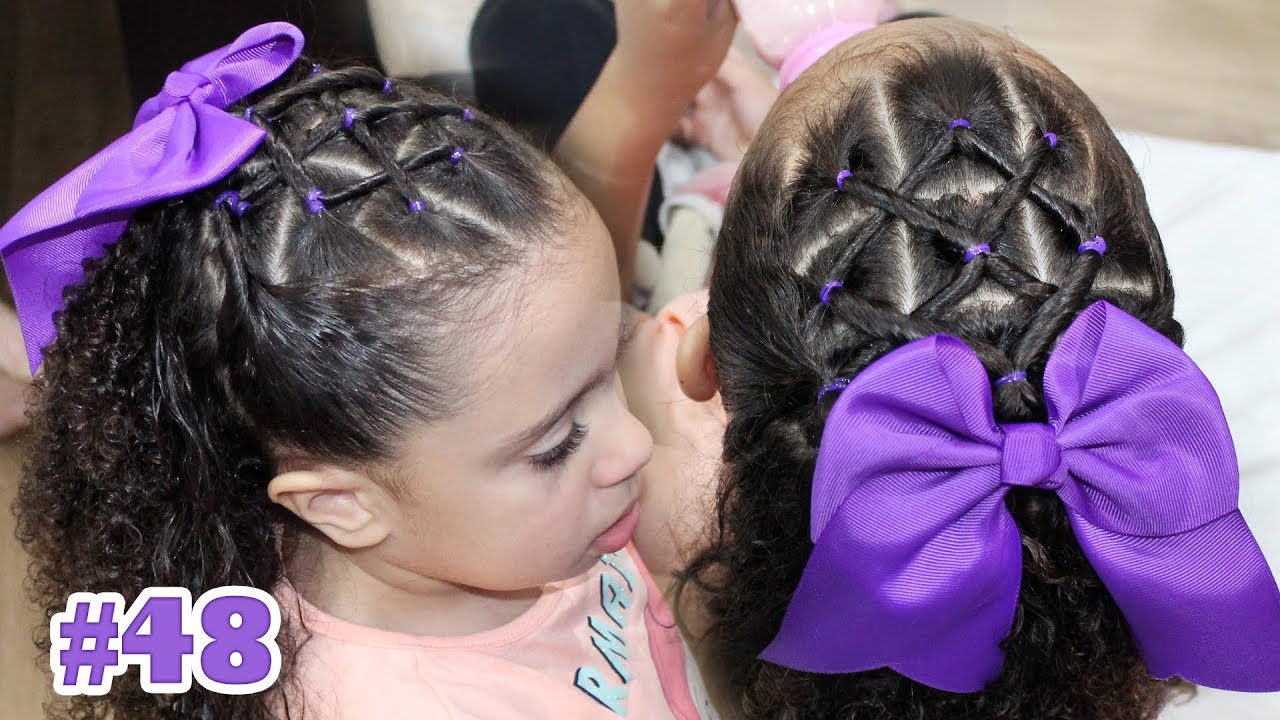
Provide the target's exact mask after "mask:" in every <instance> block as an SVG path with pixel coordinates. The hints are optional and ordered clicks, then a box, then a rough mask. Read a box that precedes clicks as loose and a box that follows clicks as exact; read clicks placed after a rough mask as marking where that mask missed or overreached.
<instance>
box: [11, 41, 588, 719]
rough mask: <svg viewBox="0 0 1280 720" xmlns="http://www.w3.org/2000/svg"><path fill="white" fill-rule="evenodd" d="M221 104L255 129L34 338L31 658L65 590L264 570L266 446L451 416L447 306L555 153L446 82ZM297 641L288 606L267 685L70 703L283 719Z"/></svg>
mask: <svg viewBox="0 0 1280 720" xmlns="http://www.w3.org/2000/svg"><path fill="white" fill-rule="evenodd" d="M228 111H229V112H231V113H234V114H236V115H238V116H239V115H243V116H244V117H246V118H251V119H252V121H253V122H255V123H256V124H258V125H259V126H260V127H262V128H263V129H264V130H265V131H266V133H267V136H266V139H265V141H264V142H263V144H262V145H261V146H260V147H259V148H258V149H257V150H256V151H255V153H254V154H253V155H252V156H251V157H249V158H248V159H247V160H246V161H245V162H244V163H242V165H241V166H240V167H238V168H237V169H236V170H234V171H233V172H232V173H231V174H230V175H229V176H228V177H226V178H225V179H223V180H222V181H220V182H219V183H217V184H216V185H214V186H212V187H208V188H205V189H202V190H198V191H195V192H192V193H189V194H187V195H184V196H182V197H180V198H177V199H174V200H169V201H162V202H158V203H155V204H153V205H150V206H147V207H145V208H142V209H140V210H139V211H137V212H136V213H135V214H134V216H133V217H132V219H131V220H130V221H129V223H128V225H127V227H126V229H125V230H124V233H123V235H122V237H121V238H120V239H119V241H118V242H116V243H115V244H113V245H112V246H110V248H109V249H108V250H107V252H106V254H105V255H104V256H103V257H101V258H98V259H93V260H90V261H87V262H86V263H85V269H86V275H85V278H84V281H83V283H82V284H80V285H78V286H77V287H74V288H72V289H70V290H69V291H68V293H67V302H66V306H65V309H64V310H63V311H61V312H60V313H59V314H58V315H57V317H56V325H57V337H56V339H55V340H54V341H53V342H52V344H51V345H49V346H48V347H47V348H46V349H45V352H44V360H43V366H42V367H43V372H42V373H41V375H40V376H39V377H38V378H37V381H36V385H37V392H38V404H37V408H36V410H35V414H34V418H33V420H34V424H33V432H32V437H31V447H32V450H31V455H30V458H29V462H28V464H27V467H26V468H25V470H24V475H23V478H22V481H21V486H20V488H19V491H18V499H17V503H16V507H15V509H16V513H17V516H18V530H19V537H20V539H21V541H22V543H23V544H24V545H25V547H26V549H27V551H28V552H29V553H30V555H31V558H32V560H33V563H32V572H31V577H30V587H31V591H32V594H33V595H34V598H35V600H36V602H37V603H38V605H39V606H40V607H41V608H43V609H44V612H45V617H46V623H45V624H44V625H43V626H42V635H41V636H40V637H39V638H38V640H39V644H40V646H41V648H42V649H43V650H45V651H46V652H47V651H48V649H49V639H48V636H47V629H48V623H47V620H48V618H49V617H51V616H52V614H53V613H55V612H57V611H59V610H60V609H61V608H62V607H64V606H65V603H66V600H67V596H68V594H70V593H71V592H73V591H90V592H98V591H112V592H119V593H121V594H122V595H123V596H124V597H125V599H126V601H132V599H133V598H136V597H137V596H138V594H139V593H140V592H141V591H142V590H143V589H144V588H147V587H150V586H178V587H184V588H188V589H189V590H190V592H191V593H192V596H193V597H196V596H198V595H200V594H201V593H203V592H204V591H206V590H208V589H210V588H214V587H218V586H225V585H248V586H253V587H257V588H261V589H264V590H267V591H268V592H269V591H271V590H272V589H273V588H274V587H276V586H277V584H278V583H279V582H280V581H281V580H282V578H283V568H284V567H285V560H286V558H285V557H284V553H282V552H281V547H284V548H285V550H286V551H287V547H288V537H289V535H290V533H293V532H295V531H297V530H299V529H300V527H301V521H299V520H297V519H296V518H295V517H294V516H292V515H291V514H290V513H288V512H287V511H284V510H282V509H281V508H280V507H279V506H277V505H275V504H273V503H272V502H270V501H269V499H268V497H267V492H266V487H267V483H268V482H269V481H270V480H271V478H272V477H273V476H274V475H275V473H276V470H277V467H278V465H279V464H280V462H281V459H282V457H290V456H292V455H293V454H303V455H304V456H307V457H312V458H318V459H322V460H324V461H326V462H330V463H334V464H339V465H342V464H357V463H363V462H369V461H376V460H379V459H383V458H384V457H386V456H387V455H388V454H389V453H390V452H391V451H392V448H393V447H394V444H395V443H396V442H397V440H398V439H399V437H398V433H400V432H401V430H402V428H405V427H406V426H408V424H409V423H410V422H411V421H420V422H432V421H435V420H438V419H440V418H443V417H447V416H448V415H449V414H450V413H451V412H453V411H454V410H455V409H456V408H457V407H458V406H459V404H460V403H461V402H462V400H463V398H462V397H460V396H459V391H458V390H457V389H456V388H457V387H458V383H457V379H458V377H457V376H458V373H459V372H460V370H459V369H458V368H456V367H454V366H452V365H451V364H450V362H449V357H450V352H451V349H452V348H454V347H456V344H457V336H458V334H459V333H460V332H461V331H463V330H464V329H465V328H463V327H462V324H463V323H466V322H468V321H471V320H474V317H475V312H474V310H475V308H476V305H477V303H478V299H479V297H480V296H481V295H482V293H483V290H484V289H485V288H487V287H490V286H491V284H492V283H495V282H498V281H499V279H501V278H503V277H505V276H506V275H509V274H510V273H511V272H513V270H512V268H514V267H517V266H518V265H519V263H520V262H521V260H522V258H523V257H524V256H525V255H526V254H527V253H528V252H530V248H532V247H534V245H535V243H543V244H547V243H551V242H553V240H552V238H553V236H554V234H555V232H554V231H555V224H556V223H557V222H558V218H560V217H561V215H560V213H561V212H562V211H561V210H560V209H559V208H560V205H561V201H560V199H561V197H562V195H563V192H564V187H563V185H561V184H560V181H559V180H558V176H557V175H555V173H554V172H553V171H552V170H551V165H550V164H549V161H548V160H547V159H546V158H545V157H544V156H542V155H540V154H539V153H538V152H537V151H536V150H534V148H533V147H532V146H531V145H529V144H528V143H527V142H525V141H524V140H522V139H520V138H519V137H518V136H517V135H515V134H514V133H513V132H512V131H511V130H510V129H509V128H507V127H506V126H504V125H502V124H500V123H498V122H496V121H494V120H492V119H489V118H487V117H484V116H482V115H480V114H479V113H472V112H471V111H470V110H468V109H465V108H463V107H461V106H458V105H456V104H454V103H452V102H450V101H448V100H446V99H445V98H443V97H441V96H437V95H434V94H431V93H428V92H426V91H424V90H422V89H420V88H417V87H414V86H412V85H410V84H406V83H403V82H396V83H394V84H393V83H392V82H391V81H390V80H386V79H385V78H384V77H383V76H382V75H381V74H380V73H377V72H375V71H374V70H372V69H369V68H364V67H350V68H344V69H337V70H322V69H319V68H316V67H313V66H312V65H311V63H310V62H306V61H299V62H298V63H297V64H296V65H295V66H294V67H293V68H291V69H290V71H289V72H288V73H287V74H286V76H285V77H283V78H282V79H280V80H278V81H276V82H275V83H273V84H272V85H271V86H269V87H267V88H264V89H263V90H261V91H259V92H258V93H256V94H255V95H254V96H252V97H250V98H247V99H246V100H245V101H243V102H241V103H240V104H238V105H236V106H235V107H232V108H228ZM282 540H283V541H284V544H283V545H281V542H282ZM284 615H285V619H286V620H287V619H288V617H289V613H288V612H286V613H284ZM295 624H296V623H295ZM303 641H305V628H298V627H293V626H292V625H290V624H285V625H284V626H282V629H281V632H280V635H279V639H278V642H279V644H280V646H281V651H282V653H281V654H282V657H283V660H284V664H283V670H282V673H281V676H280V677H281V683H282V685H281V686H277V688H276V689H273V690H270V691H267V692H264V693H260V694H257V695H247V696H234V695H220V694H217V693H214V692H210V691H208V690H205V689H204V688H202V687H200V686H198V685H196V686H193V687H192V689H191V690H190V691H189V692H186V693H183V694H181V695H151V694H148V693H146V692H144V691H143V690H142V688H141V686H140V681H139V678H138V676H137V674H136V672H131V673H129V674H127V675H125V676H123V677H120V678H117V679H116V681H115V684H114V686H113V688H112V691H111V692H110V693H109V694H108V695H106V696H103V697H88V696H81V697H77V698H73V699H71V700H70V701H69V702H68V704H67V707H66V709H65V714H66V716H67V717H74V718H91V717H115V718H201V719H203V720H208V719H209V718H237V719H238V720H239V719H242V718H243V719H252V718H267V717H277V716H280V715H281V714H284V715H289V716H293V717H297V716H299V713H298V711H299V709H300V708H299V707H298V703H297V702H296V701H295V702H292V703H291V702H290V698H289V696H288V695H287V694H286V693H285V692H282V691H280V690H279V688H280V687H287V685H283V684H284V683H287V682H288V681H289V678H290V669H291V668H292V667H293V660H294V658H295V657H296V652H297V649H298V646H299V644H300V643H301V642H303ZM290 705H292V706H293V707H290ZM301 710H302V711H304V712H305V708H301Z"/></svg>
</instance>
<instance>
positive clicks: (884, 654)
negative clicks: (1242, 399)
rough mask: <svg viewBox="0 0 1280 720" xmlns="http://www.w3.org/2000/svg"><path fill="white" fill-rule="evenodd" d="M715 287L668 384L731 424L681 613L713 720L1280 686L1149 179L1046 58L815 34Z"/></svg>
mask: <svg viewBox="0 0 1280 720" xmlns="http://www.w3.org/2000/svg"><path fill="white" fill-rule="evenodd" d="M1206 242H1207V243H1208V240H1206ZM1205 251H1206V252H1212V246H1211V243H1210V244H1207V245H1206V248H1205ZM712 268H713V269H712V275H711V281H710V301H709V309H708V314H707V316H706V317H705V319H699V320H690V321H689V322H688V324H687V326H685V327H683V328H682V334H681V335H680V337H679V340H678V344H677V345H676V347H675V348H674V349H672V350H671V351H670V352H669V353H668V355H667V362H668V363H670V364H671V365H672V366H674V367H675V368H676V371H677V372H676V373H675V375H676V378H677V379H678V380H679V382H680V386H681V387H682V388H683V390H684V392H685V393H686V394H687V395H688V396H689V397H690V398H691V400H690V401H691V402H693V401H698V402H704V403H712V404H714V403H715V402H716V398H715V397H713V395H714V394H715V393H716V392H717V391H718V392H719V393H720V394H721V395H720V397H722V398H723V404H724V408H725V411H726V414H727V419H728V420H727V427H726V429H725V432H724V436H723V466H722V469H721V471H720V477H719V479H720V491H719V504H718V510H719V516H718V522H717V523H715V524H714V526H713V538H712V540H711V542H710V544H709V546H707V547H704V548H702V549H701V552H700V553H698V554H697V557H696V558H695V559H694V560H693V561H692V563H691V564H690V566H689V568H688V575H687V578H688V584H686V585H685V586H684V590H685V591H686V592H685V593H684V594H683V596H682V598H681V599H682V601H683V604H684V606H685V607H686V608H689V609H692V610H694V611H696V612H691V613H689V615H690V616H692V617H693V618H694V619H697V620H705V622H707V623H709V627H710V629H709V632H708V633H707V636H706V638H705V642H704V644H703V645H702V647H701V648H700V650H701V652H702V653H703V655H704V657H705V658H706V660H707V664H706V665H704V668H705V669H706V670H707V671H708V672H709V673H722V674H723V675H724V684H725V689H724V692H723V700H724V703H723V706H722V710H723V711H724V714H726V715H729V716H743V717H749V718H883V719H889V718H903V719H905V718H962V717H963V718H984V719H986V718H1007V719H1009V720H1014V719H1018V720H1030V719H1036V720H1041V719H1044V718H1063V719H1066V718H1071V719H1079V718H1090V719H1091V720H1119V719H1138V718H1152V717H1155V716H1156V714H1157V713H1158V712H1159V711H1160V709H1161V707H1162V706H1163V705H1165V704H1166V702H1167V701H1168V700H1169V699H1170V697H1171V696H1172V695H1173V694H1174V693H1175V692H1176V691H1177V690H1178V688H1179V686H1180V683H1179V682H1178V681H1176V680H1166V679H1167V678H1176V677H1182V678H1185V679H1186V680H1188V681H1191V682H1194V683H1200V684H1206V685H1212V686H1217V687H1225V688H1229V689H1236V690H1252V691H1258V690H1277V689H1280V591H1278V590H1277V587H1276V584H1275V580H1274V578H1273V575H1272V573H1271V572H1270V570H1269V568H1268V567H1267V565H1266V562H1265V560H1264V559H1263V558H1262V556H1261V554H1260V552H1259V550H1258V547H1257V544H1256V542H1255V541H1254V539H1253V537H1252V535H1251V534H1250V533H1249V530H1248V528H1247V527H1246V526H1245V525H1244V522H1243V520H1242V519H1241V517H1240V514H1239V511H1238V509H1237V507H1236V495H1237V490H1238V473H1237V469H1236V464H1235V455H1234V449H1233V448H1232V445H1231V440H1230V435H1229V433H1228V431H1227V428H1226V424H1225V420H1224V419H1223V417H1222V413H1221V408H1220V405H1219V404H1218V402H1217V399H1216V396H1215V395H1214V393H1213V391H1212V388H1211V387H1209V386H1208V382H1207V380H1205V379H1204V377H1203V375H1202V374H1200V373H1199V371H1198V370H1197V369H1196V368H1195V366H1194V364H1193V363H1192V362H1191V361H1190V359H1189V358H1187V357H1186V356H1185V355H1184V354H1182V352H1181V350H1180V349H1179V348H1178V345H1177V344H1178V343H1180V342H1181V340H1182V330H1181V328H1180V326H1179V325H1178V323H1177V322H1176V321H1175V320H1174V319H1173V291H1172V288H1171V287H1170V278H1169V272H1168V269H1167V267H1166V264H1165V260H1164V256H1163V254H1162V250H1161V245H1160V237H1159V234H1158V233H1157V231H1156V229H1155V227H1154V226H1153V225H1152V222H1151V219H1150V216H1149V214H1148V211H1147V208H1146V203H1145V200H1144V197H1143V192H1142V187H1141V185H1140V183H1139V181H1138V178H1137V174H1136V172H1135V171H1134V168H1133V166H1132V164H1131V162H1130V161H1129V159H1128V158H1127V156H1126V155H1125V153H1124V151H1123V150H1122V149H1121V147H1120V146H1119V144H1118V143H1117V141H1116V139H1115V137H1114V136H1113V134H1112V133H1111V131H1110V130H1109V129H1108V128H1107V125H1106V124H1105V122H1104V121H1103V119H1102V117H1101V115H1100V114H1099V112H1098V110H1097V109H1096V108H1095V107H1094V105H1093V104H1092V103H1091V102H1090V101H1089V99H1088V98H1087V97H1086V96H1085V95H1084V93H1082V92H1081V91H1080V90H1079V89H1078V88H1077V87H1076V86H1075V85H1074V84H1072V83H1071V82H1070V81H1069V80H1068V79H1067V78H1065V77H1064V76H1063V75H1062V74H1061V73H1060V72H1059V71H1058V70H1057V69H1056V68H1054V67H1053V66H1052V65H1050V64H1049V63H1048V62H1047V61H1046V60H1044V59H1043V58H1041V57H1040V56H1039V55H1036V54H1035V53H1034V52H1032V51H1031V50H1029V49H1027V48H1026V47H1024V46H1022V45H1020V44H1018V43H1017V42H1016V41H1013V40H1011V39H1010V38H1009V37H1007V36H1006V35H1004V34H1001V33H997V32H994V31H991V30H987V29H983V28H981V27H977V26H974V25H971V24H967V23H963V22H959V21H953V20H939V19H930V20H908V21H904V22H899V23H891V24H888V25H885V26H882V27H879V28H876V29H874V30H869V31H867V32H865V33H862V34H859V35H857V36H855V37H853V38H852V39H849V40H848V41H847V42H844V43H843V44H840V45H839V46H838V47H837V48H836V49H835V50H833V51H832V52H829V53H827V54H826V55H825V56H824V57H823V58H822V59H821V60H819V61H818V62H817V64H816V65H814V66H813V67H811V68H809V69H808V71H807V72H805V73H804V74H803V75H801V76H800V77H799V79H798V80H797V81H796V82H795V84H794V85H793V86H791V87H790V88H789V89H788V90H787V91H786V92H785V93H784V94H783V96H782V98H781V99H780V101H779V104H778V105H777V106H776V107H775V108H774V110H773V111H772V112H771V114H770V116H769V117H768V119H767V120H766V122H765V124H764V126H763V127H762V129H761V131H760V134H759V135H758V136H757V137H756V139H755V141H754V142H753V144H752V146H751V149H750V151H749V152H748V154H747V157H746V159H745V160H744V163H743V166H742V169H741V171H740V172H739V174H738V177H737V179H736V181H735V186H734V189H733V192H732V194H731V196H730V198H729V203H728V207H727V211H726V216H725V219H724V225H723V229H722V231H721V234H720V237H719V239H718V244H717V246H716V249H715V254H714V258H713V264H712ZM670 345H671V343H668V346H670ZM672 355H674V358H673V357H672ZM628 391H629V392H631V391H632V386H631V385H628ZM654 433H655V436H659V435H660V429H659V430H655V431H654ZM683 502H684V503H685V504H686V505H697V504H698V503H697V502H696V500H691V499H689V498H688V497H687V496H686V497H685V499H684V500H683ZM703 506H704V507H705V506H706V501H704V504H703ZM694 515H695V516H697V512H696V511H695V513H694ZM695 537H696V536H695ZM642 550H643V546H642ZM703 611H705V612H706V614H707V615H708V616H709V617H708V618H700V617H699V613H700V612H703Z"/></svg>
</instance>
